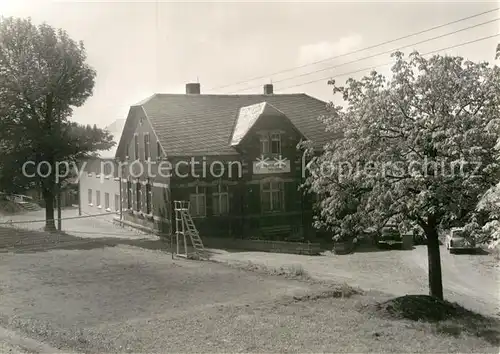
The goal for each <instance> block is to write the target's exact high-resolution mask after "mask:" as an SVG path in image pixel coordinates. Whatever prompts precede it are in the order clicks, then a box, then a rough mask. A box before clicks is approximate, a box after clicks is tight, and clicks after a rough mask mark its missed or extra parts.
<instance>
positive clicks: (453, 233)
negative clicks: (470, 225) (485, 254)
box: [446, 227, 477, 253]
mask: <svg viewBox="0 0 500 354" xmlns="http://www.w3.org/2000/svg"><path fill="white" fill-rule="evenodd" d="M476 248H477V247H476V242H475V241H474V239H472V238H470V237H467V235H465V234H464V229H463V228H462V227H454V228H452V229H451V230H450V232H449V233H448V235H447V236H446V249H447V250H448V251H450V253H455V252H456V251H475V250H476Z"/></svg>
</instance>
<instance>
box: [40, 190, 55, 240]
mask: <svg viewBox="0 0 500 354" xmlns="http://www.w3.org/2000/svg"><path fill="white" fill-rule="evenodd" d="M43 200H44V201H45V231H55V230H56V224H55V221H54V192H53V191H51V190H45V191H44V192H43Z"/></svg>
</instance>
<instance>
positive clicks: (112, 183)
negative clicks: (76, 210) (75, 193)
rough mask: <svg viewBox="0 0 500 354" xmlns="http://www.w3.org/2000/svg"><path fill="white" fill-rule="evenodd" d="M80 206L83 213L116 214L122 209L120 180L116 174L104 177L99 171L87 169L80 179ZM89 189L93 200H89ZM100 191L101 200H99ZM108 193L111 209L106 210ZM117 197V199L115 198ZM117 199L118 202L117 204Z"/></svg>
mask: <svg viewBox="0 0 500 354" xmlns="http://www.w3.org/2000/svg"><path fill="white" fill-rule="evenodd" d="M98 176H99V177H98ZM79 187H80V206H81V211H82V215H85V214H91V215H94V214H102V213H109V214H113V215H116V214H115V213H119V211H120V181H119V180H118V178H116V179H115V177H114V176H109V177H103V176H102V175H99V174H98V173H97V172H87V171H85V172H84V173H83V174H82V176H81V178H80V181H79ZM89 190H90V191H91V201H90V202H89ZM98 193H99V194H100V201H98V200H97V199H98V196H97V195H98ZM106 193H108V194H109V209H108V210H106V209H107V208H106ZM115 198H116V199H115ZM115 201H116V203H117V204H115Z"/></svg>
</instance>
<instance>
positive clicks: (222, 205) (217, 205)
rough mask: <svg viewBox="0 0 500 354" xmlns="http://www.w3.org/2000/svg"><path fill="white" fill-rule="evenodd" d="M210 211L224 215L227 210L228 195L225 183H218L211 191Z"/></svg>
mask: <svg viewBox="0 0 500 354" xmlns="http://www.w3.org/2000/svg"><path fill="white" fill-rule="evenodd" d="M212 212H213V214H214V215H224V214H227V213H228V212H229V195H228V192H227V185H225V184H219V185H218V186H217V189H216V191H215V192H214V193H212Z"/></svg>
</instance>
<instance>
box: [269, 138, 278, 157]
mask: <svg viewBox="0 0 500 354" xmlns="http://www.w3.org/2000/svg"><path fill="white" fill-rule="evenodd" d="M269 141H270V142H269V152H270V153H271V154H275V155H281V133H277V132H272V133H271V134H270V139H269ZM276 141H277V142H278V151H276V152H275V151H273V142H276Z"/></svg>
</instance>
